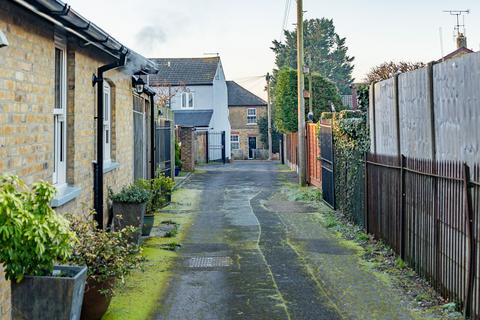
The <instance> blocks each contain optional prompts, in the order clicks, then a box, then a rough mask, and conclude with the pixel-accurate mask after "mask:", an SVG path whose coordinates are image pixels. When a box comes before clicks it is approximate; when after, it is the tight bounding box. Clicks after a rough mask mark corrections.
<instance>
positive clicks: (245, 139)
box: [227, 81, 268, 160]
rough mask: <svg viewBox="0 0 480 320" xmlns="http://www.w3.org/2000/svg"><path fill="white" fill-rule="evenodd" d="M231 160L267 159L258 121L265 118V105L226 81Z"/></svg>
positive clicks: (233, 83)
mask: <svg viewBox="0 0 480 320" xmlns="http://www.w3.org/2000/svg"><path fill="white" fill-rule="evenodd" d="M227 88H228V108H229V119H230V125H231V127H232V132H231V135H230V145H231V149H232V159H234V160H245V159H262V160H264V159H268V150H266V149H268V147H267V146H264V145H263V143H262V141H261V139H260V128H259V126H258V120H259V119H260V118H264V117H267V103H266V102H265V101H264V100H262V99H261V98H260V97H258V96H256V95H254V94H253V93H251V92H250V91H248V90H247V89H245V88H243V87H241V86H240V85H239V84H237V83H236V82H234V81H227Z"/></svg>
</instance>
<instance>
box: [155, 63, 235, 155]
mask: <svg viewBox="0 0 480 320" xmlns="http://www.w3.org/2000/svg"><path fill="white" fill-rule="evenodd" d="M151 60H153V61H154V62H155V63H156V64H157V65H158V69H159V72H158V74H156V75H151V76H150V77H149V80H148V81H149V84H150V86H151V87H153V88H154V89H155V90H156V91H157V96H158V97H159V98H160V99H162V98H163V99H165V100H166V103H167V105H170V108H171V109H172V110H173V112H174V115H175V125H179V126H184V127H194V128H195V129H196V130H208V131H209V132H221V131H225V136H226V137H227V138H226V139H227V141H226V143H225V154H226V157H227V158H230V153H231V150H230V143H228V139H229V137H230V131H231V128H230V121H229V117H228V92H227V84H226V81H225V74H224V72H223V68H222V62H221V60H220V57H205V58H153V59H151Z"/></svg>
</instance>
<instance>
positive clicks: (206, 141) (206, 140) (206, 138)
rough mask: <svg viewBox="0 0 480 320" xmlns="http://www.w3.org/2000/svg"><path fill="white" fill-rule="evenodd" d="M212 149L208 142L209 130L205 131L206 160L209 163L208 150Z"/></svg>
mask: <svg viewBox="0 0 480 320" xmlns="http://www.w3.org/2000/svg"><path fill="white" fill-rule="evenodd" d="M209 151H210V146H209V144H208V131H205V160H206V161H207V163H208V152H209Z"/></svg>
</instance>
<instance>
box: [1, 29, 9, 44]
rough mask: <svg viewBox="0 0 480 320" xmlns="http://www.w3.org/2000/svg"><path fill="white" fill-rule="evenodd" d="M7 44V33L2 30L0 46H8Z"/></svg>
mask: <svg viewBox="0 0 480 320" xmlns="http://www.w3.org/2000/svg"><path fill="white" fill-rule="evenodd" d="M6 46H8V40H7V36H6V35H5V33H3V32H2V31H0V48H3V47H6Z"/></svg>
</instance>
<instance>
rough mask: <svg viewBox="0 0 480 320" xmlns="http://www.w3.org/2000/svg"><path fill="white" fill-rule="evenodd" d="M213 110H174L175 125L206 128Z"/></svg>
mask: <svg viewBox="0 0 480 320" xmlns="http://www.w3.org/2000/svg"><path fill="white" fill-rule="evenodd" d="M212 114H213V110H195V111H187V110H174V111H173V115H174V119H175V125H177V126H181V127H208V126H209V125H210V119H212Z"/></svg>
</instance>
